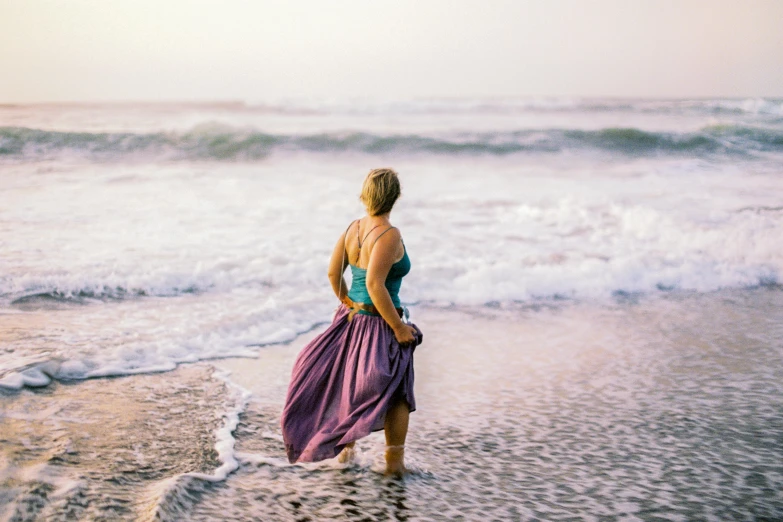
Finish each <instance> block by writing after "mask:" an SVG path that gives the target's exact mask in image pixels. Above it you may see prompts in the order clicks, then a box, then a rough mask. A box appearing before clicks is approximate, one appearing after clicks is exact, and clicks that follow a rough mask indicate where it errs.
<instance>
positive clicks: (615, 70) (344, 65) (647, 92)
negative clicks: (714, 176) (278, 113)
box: [0, 0, 783, 103]
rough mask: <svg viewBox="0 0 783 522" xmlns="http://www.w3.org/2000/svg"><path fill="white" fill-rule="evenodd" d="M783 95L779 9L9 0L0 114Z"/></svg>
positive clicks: (412, 0) (713, 4) (2, 32)
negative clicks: (4, 110)
mask: <svg viewBox="0 0 783 522" xmlns="http://www.w3.org/2000/svg"><path fill="white" fill-rule="evenodd" d="M473 96H482V97H483V96H489V97H491V96H629V97H718V96H720V97H724V96H725V97H757V96H758V97H763V96H766V97H771V96H777V97H783V0H735V1H725V0H535V1H525V0H517V1H503V0H481V1H473V0H394V1H372V0H354V1H340V0H337V1H328V0H300V1H296V0H287V1H286V0H280V1H262V0H247V1H243V0H214V1H209V2H207V1H202V0H60V1H57V0H0V103H19V102H42V101H54V102H57V101H145V100H151V101H157V100H186V101H194V100H244V101H248V102H251V103H252V102H259V101H269V100H278V99H281V98H285V99H292V98H293V99H298V98H328V99H332V98H337V99H347V98H356V97H360V98H368V99H374V98H378V99H410V98H418V97H473Z"/></svg>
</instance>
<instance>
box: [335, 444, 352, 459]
mask: <svg viewBox="0 0 783 522" xmlns="http://www.w3.org/2000/svg"><path fill="white" fill-rule="evenodd" d="M354 444H356V443H355V442H349V443H348V444H346V445H345V447H344V448H343V450H342V451H341V452H340V454H339V455H337V462H339V463H340V464H347V463H349V462H353V459H354V457H355V456H356V451H355V450H354V449H353V447H354Z"/></svg>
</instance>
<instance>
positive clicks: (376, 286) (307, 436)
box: [281, 169, 422, 475]
mask: <svg viewBox="0 0 783 522" xmlns="http://www.w3.org/2000/svg"><path fill="white" fill-rule="evenodd" d="M399 196H400V182H399V179H398V178H397V173H396V172H394V171H393V170H391V169H375V170H372V171H370V173H369V174H368V175H367V177H366V178H365V180H364V184H363V185H362V192H361V197H360V199H361V201H362V203H364V206H365V207H366V208H367V215H366V216H364V217H363V218H361V219H358V220H356V221H354V222H353V223H351V224H350V225H349V226H348V229H347V230H346V231H345V232H344V233H343V234H342V235H341V236H340V238H339V239H338V240H337V244H336V245H335V247H334V252H333V253H332V258H331V261H330V262H329V282H330V283H331V285H332V290H334V293H335V294H336V295H337V298H338V299H339V300H340V301H341V302H342V305H341V306H340V307H339V308H338V309H337V313H336V314H335V317H334V320H333V321H332V324H331V326H329V328H327V330H326V331H325V332H323V333H322V334H321V335H319V336H317V337H316V338H315V339H313V340H312V341H311V342H310V343H309V344H308V345H307V346H305V347H304V348H303V349H302V351H301V352H300V353H299V356H298V357H297V360H296V363H295V364H294V369H293V372H292V375H291V384H290V385H289V388H288V397H287V399H286V405H285V408H284V409H283V415H282V420H281V423H282V428H283V440H284V441H285V446H286V453H287V454H288V460H289V461H290V462H297V461H299V462H312V461H318V460H323V459H328V458H332V457H335V456H337V455H338V454H339V455H340V460H341V461H343V462H345V461H348V460H350V458H352V456H353V446H354V442H355V441H356V440H358V439H360V438H362V437H365V436H367V435H369V434H370V432H371V431H376V430H380V429H381V428H383V429H384V431H385V434H386V445H387V446H386V472H387V473H388V474H393V475H401V474H403V473H404V472H405V465H404V462H403V453H404V444H405V437H406V435H407V432H408V414H409V413H410V412H412V411H414V410H415V409H416V402H415V399H414V397H413V349H414V347H415V346H417V345H418V344H420V343H421V339H422V335H421V332H420V331H419V330H418V328H416V327H415V326H413V325H409V324H406V323H404V322H403V321H402V308H400V298H399V295H398V293H399V289H400V285H401V283H402V278H403V276H405V275H406V274H407V273H408V272H409V271H410V266H411V265H410V260H409V258H408V253H407V251H406V249H405V245H404V244H403V242H402V237H401V235H400V231H399V230H398V229H397V228H395V227H393V226H392V225H391V223H390V222H389V215H390V213H391V210H392V207H393V206H394V203H395V202H396V201H397V198H399ZM349 265H350V267H351V272H352V275H353V279H352V283H351V289H350V291H347V286H346V284H345V280H344V279H343V273H344V272H345V268H346V266H349Z"/></svg>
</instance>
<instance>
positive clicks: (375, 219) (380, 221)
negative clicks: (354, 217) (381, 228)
mask: <svg viewBox="0 0 783 522" xmlns="http://www.w3.org/2000/svg"><path fill="white" fill-rule="evenodd" d="M389 216H391V212H387V213H386V214H379V215H377V216H371V215H369V214H367V215H366V216H365V217H366V218H367V220H368V221H369V222H370V223H373V224H376V225H391V222H390V221H389Z"/></svg>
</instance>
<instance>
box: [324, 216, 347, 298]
mask: <svg viewBox="0 0 783 522" xmlns="http://www.w3.org/2000/svg"><path fill="white" fill-rule="evenodd" d="M348 229H349V230H350V227H348ZM347 233H348V230H346V231H345V232H343V233H342V235H341V236H340V239H338V240H337V243H336V244H335V245H334V250H333V251H332V258H331V259H330V260H329V272H328V273H329V283H331V285H332V290H333V291H334V295H336V296H337V299H339V300H340V301H342V300H343V298H344V297H345V296H346V295H348V286H347V285H346V284H345V278H343V273H345V269H346V268H347V267H348V252H346V250H345V234H347Z"/></svg>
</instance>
